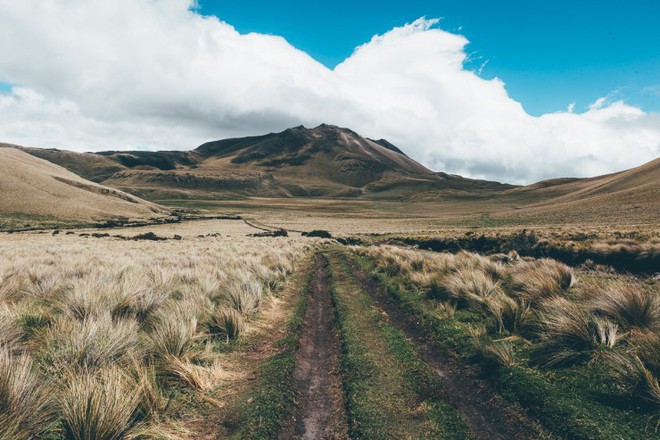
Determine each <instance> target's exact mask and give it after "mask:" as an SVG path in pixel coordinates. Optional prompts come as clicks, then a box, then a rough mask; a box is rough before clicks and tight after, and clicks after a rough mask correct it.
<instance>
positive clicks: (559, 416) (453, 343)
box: [350, 257, 660, 440]
mask: <svg viewBox="0 0 660 440" xmlns="http://www.w3.org/2000/svg"><path fill="white" fill-rule="evenodd" d="M350 258H354V259H355V261H356V262H357V263H358V264H360V266H361V267H362V268H363V269H364V270H365V271H366V272H367V273H373V271H374V266H373V264H372V262H371V261H370V260H368V259H366V258H362V257H359V258H358V257H350ZM374 279H375V280H376V281H377V282H379V283H380V284H381V285H382V286H383V287H384V288H385V289H386V291H387V293H388V295H389V296H390V297H391V298H392V299H394V300H395V301H396V303H397V304H398V306H399V307H400V308H401V309H402V310H403V311H405V312H406V313H408V314H410V315H411V316H413V317H414V319H415V321H416V322H418V325H419V326H420V327H421V328H422V329H423V330H424V332H425V333H426V335H427V337H428V338H429V340H431V341H432V342H433V343H434V344H436V345H437V346H439V347H441V348H442V349H445V350H448V351H450V352H452V353H454V354H456V355H457V356H458V358H459V359H461V360H462V361H463V362H465V363H466V364H472V365H474V366H475V367H478V366H479V364H480V359H479V357H478V353H477V350H476V347H475V345H474V344H473V340H472V337H471V336H470V335H469V334H468V332H467V331H468V328H469V325H473V324H479V323H480V319H481V318H480V317H478V316H477V315H475V314H473V313H470V312H469V311H468V310H459V311H457V312H456V315H455V316H454V319H447V318H445V319H439V318H438V317H437V315H436V314H435V311H434V307H433V304H432V301H430V300H428V299H426V297H425V295H423V294H422V293H420V292H417V291H415V289H414V287H412V286H410V285H409V284H407V283H406V280H403V279H393V278H390V277H388V276H386V275H384V274H382V273H375V274H374ZM528 351H529V350H528V349H527V348H526V347H525V346H524V345H522V344H514V354H515V357H516V363H515V364H514V365H512V366H501V367H499V368H496V369H494V370H492V371H489V372H488V373H489V375H490V379H491V380H492V381H493V383H494V384H495V385H496V387H497V388H498V389H499V391H500V393H501V394H502V396H503V397H505V398H507V399H509V400H511V401H514V402H518V403H520V405H521V406H522V407H523V408H525V409H526V410H527V411H528V412H529V413H530V415H532V416H534V417H535V418H537V419H538V420H539V421H540V422H541V423H542V424H543V425H544V426H545V427H546V428H547V430H548V431H550V432H553V433H554V434H557V435H560V436H562V437H565V438H568V439H590V440H591V439H624V438H625V439H649V438H658V432H659V431H658V430H659V429H660V427H659V423H660V422H659V421H658V418H657V413H656V414H653V411H652V410H650V409H649V408H648V406H647V407H644V406H643V405H642V404H641V402H637V405H641V406H642V407H641V408H638V407H636V404H635V402H628V403H625V402H623V403H616V402H615V401H614V400H613V399H611V398H610V397H611V396H612V395H613V393H615V392H616V390H615V389H614V388H615V386H614V384H613V383H612V382H611V381H608V380H609V378H608V375H607V374H606V371H603V369H602V368H596V367H593V366H576V367H573V368H569V369H552V370H540V369H535V368H529V367H527V366H526V364H527V356H528V354H529V353H528ZM608 396H609V397H608Z"/></svg>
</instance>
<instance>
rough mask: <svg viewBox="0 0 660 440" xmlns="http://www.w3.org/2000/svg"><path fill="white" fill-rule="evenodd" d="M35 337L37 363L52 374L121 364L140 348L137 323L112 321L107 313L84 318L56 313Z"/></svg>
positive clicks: (133, 355)
mask: <svg viewBox="0 0 660 440" xmlns="http://www.w3.org/2000/svg"><path fill="white" fill-rule="evenodd" d="M36 339H38V340H39V341H40V342H41V345H40V346H39V349H38V351H37V356H38V357H39V358H40V361H41V364H42V365H43V367H44V368H46V369H48V370H49V371H50V372H53V373H55V374H57V373H59V372H62V371H66V370H74V371H79V372H85V371H93V370H95V369H97V368H101V367H105V366H108V365H112V364H123V363H125V362H126V361H127V359H129V358H134V357H139V352H140V346H139V341H138V332H137V323H136V322H135V321H126V320H122V321H113V320H112V318H111V317H110V314H109V313H106V314H105V315H103V316H99V317H97V318H95V319H91V318H88V319H85V320H84V321H76V320H70V319H69V318H67V317H58V318H57V319H56V320H55V322H54V323H53V324H52V325H51V326H49V327H47V328H46V329H45V330H43V331H41V332H40V333H39V334H37V336H36Z"/></svg>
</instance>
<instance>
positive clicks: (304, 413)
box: [280, 254, 348, 439]
mask: <svg viewBox="0 0 660 440" xmlns="http://www.w3.org/2000/svg"><path fill="white" fill-rule="evenodd" d="M327 264H328V262H327V260H326V258H325V257H324V256H323V255H321V254H317V255H316V257H315V268H314V279H313V281H312V286H311V287H312V288H311V292H309V297H308V305H307V312H306V315H305V328H304V330H303V334H302V337H301V340H300V348H299V349H298V351H297V353H296V370H295V373H294V379H295V384H294V386H295V388H296V391H297V393H298V396H299V398H298V411H297V412H296V416H295V417H294V419H293V420H290V421H289V423H288V425H286V426H285V429H284V430H283V432H282V435H280V438H281V439H292V438H294V439H343V438H347V430H348V427H347V421H346V410H345V404H344V393H343V389H342V385H341V371H340V366H339V334H338V332H339V331H338V329H337V323H336V321H335V314H334V309H333V305H332V298H331V296H330V290H329V288H330V280H329V276H328V270H327Z"/></svg>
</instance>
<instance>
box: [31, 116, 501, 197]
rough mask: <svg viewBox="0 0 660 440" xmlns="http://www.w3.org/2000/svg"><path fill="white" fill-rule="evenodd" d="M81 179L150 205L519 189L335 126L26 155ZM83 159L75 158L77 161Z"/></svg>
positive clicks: (481, 193)
mask: <svg viewBox="0 0 660 440" xmlns="http://www.w3.org/2000/svg"><path fill="white" fill-rule="evenodd" d="M26 151H28V152H29V153H30V154H34V155H37V156H39V157H41V158H44V159H47V160H49V161H52V162H54V163H57V164H59V165H61V166H63V167H66V168H68V169H69V170H71V171H73V172H75V173H77V174H79V175H80V176H83V177H86V178H89V179H92V180H94V181H96V182H99V183H103V184H107V185H110V186H113V187H117V188H122V189H124V190H126V191H130V192H132V193H134V194H139V195H141V196H144V197H147V198H151V199H166V198H204V199H214V198H240V197H246V196H262V197H352V198H368V199H395V200H396V199H406V198H409V197H411V196H413V195H419V194H427V195H428V194H444V195H448V196H452V197H455V196H463V197H484V196H487V195H490V194H492V193H496V192H500V191H504V190H508V189H511V188H513V186H511V185H504V184H500V183H497V182H488V181H481V180H473V179H464V178H461V177H459V176H451V175H447V174H444V173H435V172H433V171H431V170H429V169H427V168H425V167H424V166H422V165H421V164H419V163H418V162H416V161H414V160H413V159H411V158H409V157H408V156H406V155H405V154H404V153H403V152H402V151H401V150H400V149H399V148H397V147H395V146H394V145H392V144H391V143H389V142H388V141H386V140H384V139H381V140H377V141H375V140H371V139H367V138H363V137H361V136H360V135H358V134H357V133H355V132H354V131H352V130H349V129H346V128H339V127H335V126H331V125H325V124H323V125H320V126H318V127H316V128H312V129H309V128H305V127H303V126H300V127H294V128H290V129H287V130H284V131H283V132H281V133H270V134H267V135H263V136H252V137H244V138H236V139H225V140H219V141H215V142H209V143H206V144H204V145H201V146H200V147H198V148H197V149H195V150H193V151H159V152H145V151H107V152H101V153H96V154H91V153H85V154H79V155H78V156H76V153H70V152H62V151H59V150H38V149H26ZM77 157H78V158H79V160H78V159H76V158H77Z"/></svg>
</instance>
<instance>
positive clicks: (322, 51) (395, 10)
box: [199, 0, 660, 115]
mask: <svg viewBox="0 0 660 440" xmlns="http://www.w3.org/2000/svg"><path fill="white" fill-rule="evenodd" d="M199 6H200V12H201V13H203V14H208V15H216V16H218V17H220V18H221V19H222V20H224V21H226V22H227V23H229V24H231V25H233V26H235V27H236V29H237V30H238V31H239V32H241V33H247V32H260V33H270V34H275V35H281V36H283V37H285V38H286V39H287V40H288V41H289V42H290V43H291V44H293V45H294V46H296V47H297V48H299V49H301V50H304V51H305V52H307V53H308V54H310V55H311V56H312V57H314V58H315V59H317V60H318V61H320V62H322V63H323V64H325V65H326V66H328V67H334V66H335V65H336V64H338V63H340V62H341V61H343V60H344V59H345V58H346V57H348V56H349V55H350V54H351V53H352V51H353V49H354V48H355V47H356V46H358V45H360V44H363V43H365V42H367V41H368V40H369V39H370V38H371V37H372V36H373V35H375V34H382V33H384V32H386V31H388V30H390V29H392V28H393V27H396V26H400V25H402V24H404V23H406V22H411V21H413V20H415V19H417V18H419V17H421V16H427V17H441V18H442V21H441V23H440V27H441V28H442V29H444V30H447V31H450V32H453V33H459V34H462V35H464V36H466V37H467V39H468V40H470V45H469V46H468V47H467V51H468V53H470V54H471V61H470V65H469V67H470V68H471V69H473V70H475V71H477V70H479V69H480V68H481V67H482V66H483V70H482V71H481V76H482V77H484V78H493V77H495V76H497V77H499V78H501V79H502V80H503V81H504V82H505V83H506V88H507V90H508V92H509V94H510V95H511V97H513V98H514V99H516V100H517V101H520V102H521V103H522V104H523V107H524V108H525V110H526V111H527V112H528V113H530V114H533V115H540V114H543V113H548V112H555V111H559V110H565V109H566V108H567V106H568V105H569V104H570V103H572V102H575V103H576V106H575V110H576V111H583V110H585V109H586V108H587V107H588V105H589V104H591V103H593V102H594V101H595V100H596V99H598V98H599V97H603V96H606V95H610V96H611V98H612V99H623V100H625V102H626V103H628V104H630V105H634V106H639V107H641V108H643V109H644V110H646V111H658V110H660V25H659V24H658V23H659V22H660V1H658V0H629V1H618V0H600V1H596V0H579V1H576V0H573V1H566V0H554V1H529V0H527V1H521V0H510V1H499V2H496V1H492V0H471V1H470V0H468V1H447V0H407V1H391V0H381V1H371V0H369V1H348V0H334V1H332V2H323V3H320V4H319V3H316V2H308V1H301V0H279V1H277V2H273V1H263V0H240V1H235V0H234V1H229V0H199ZM484 62H486V64H485V65H484Z"/></svg>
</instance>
